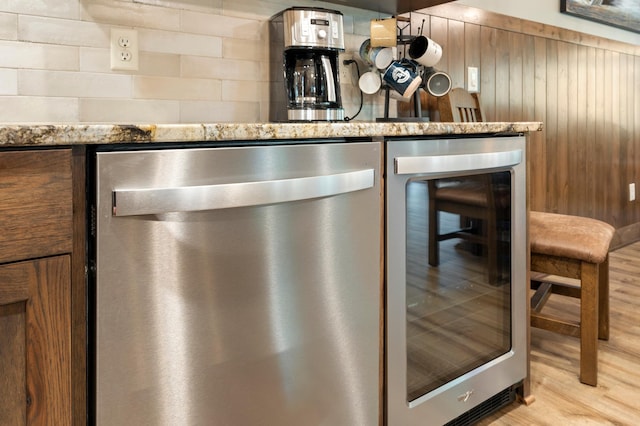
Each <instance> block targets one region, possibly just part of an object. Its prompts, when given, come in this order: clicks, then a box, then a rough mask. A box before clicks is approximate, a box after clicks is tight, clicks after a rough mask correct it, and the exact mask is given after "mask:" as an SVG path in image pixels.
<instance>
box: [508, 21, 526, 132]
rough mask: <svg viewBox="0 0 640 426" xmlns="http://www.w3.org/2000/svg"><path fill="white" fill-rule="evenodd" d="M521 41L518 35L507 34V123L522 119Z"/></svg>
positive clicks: (521, 38) (520, 35)
mask: <svg viewBox="0 0 640 426" xmlns="http://www.w3.org/2000/svg"><path fill="white" fill-rule="evenodd" d="M523 40H524V36H523V35H522V34H518V33H509V121H522V119H523V104H522V97H523V94H524V93H523V87H522V70H523V60H524V59H523V48H522V46H523V43H524V42H523Z"/></svg>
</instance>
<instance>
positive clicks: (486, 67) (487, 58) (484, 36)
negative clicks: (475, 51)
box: [480, 27, 497, 121]
mask: <svg viewBox="0 0 640 426" xmlns="http://www.w3.org/2000/svg"><path fill="white" fill-rule="evenodd" d="M496 34H497V30H495V29H493V28H488V27H482V29H481V30H480V46H481V47H480V55H481V56H480V80H481V83H480V94H481V96H482V108H483V109H484V113H485V114H486V116H487V120H489V121H497V119H496Z"/></svg>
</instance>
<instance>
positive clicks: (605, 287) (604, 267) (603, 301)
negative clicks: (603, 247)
mask: <svg viewBox="0 0 640 426" xmlns="http://www.w3.org/2000/svg"><path fill="white" fill-rule="evenodd" d="M598 338H599V339H602V340H609V255H608V254H607V257H606V258H605V259H604V262H602V263H601V264H600V266H599V278H598Z"/></svg>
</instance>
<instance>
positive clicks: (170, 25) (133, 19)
mask: <svg viewBox="0 0 640 426" xmlns="http://www.w3.org/2000/svg"><path fill="white" fill-rule="evenodd" d="M82 19H83V20H86V21H93V22H100V23H107V24H113V25H119V26H127V27H138V28H139V27H142V28H154V29H162V30H172V31H176V30H179V29H180V14H179V13H176V11H175V10H174V9H169V8H166V7H156V6H149V5H145V4H140V3H137V2H134V3H130V2H122V1H120V2H114V1H113V0H92V1H91V2H87V3H86V4H85V7H84V8H83V13H82Z"/></svg>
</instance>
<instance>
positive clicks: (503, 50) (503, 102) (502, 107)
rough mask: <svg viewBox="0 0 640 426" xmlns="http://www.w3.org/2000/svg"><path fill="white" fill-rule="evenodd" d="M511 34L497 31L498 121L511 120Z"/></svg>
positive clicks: (496, 115) (496, 114)
mask: <svg viewBox="0 0 640 426" xmlns="http://www.w3.org/2000/svg"><path fill="white" fill-rule="evenodd" d="M509 35H510V32H508V31H503V30H498V31H497V32H496V71H495V74H496V111H495V119H496V121H509V80H510V79H509V71H510V68H509V58H510V56H509V54H510V51H509Z"/></svg>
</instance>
